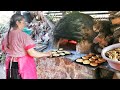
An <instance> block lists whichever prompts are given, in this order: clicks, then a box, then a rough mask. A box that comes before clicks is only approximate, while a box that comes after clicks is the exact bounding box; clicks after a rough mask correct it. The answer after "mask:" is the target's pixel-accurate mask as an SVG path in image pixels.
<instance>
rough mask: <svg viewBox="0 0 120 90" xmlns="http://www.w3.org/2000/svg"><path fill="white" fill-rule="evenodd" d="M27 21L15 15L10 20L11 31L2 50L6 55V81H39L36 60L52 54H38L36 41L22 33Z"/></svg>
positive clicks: (4, 40)
mask: <svg viewBox="0 0 120 90" xmlns="http://www.w3.org/2000/svg"><path fill="white" fill-rule="evenodd" d="M24 27H25V19H24V17H23V16H22V15H20V14H14V15H13V16H12V17H11V19H10V29H9V31H8V34H7V35H6V37H5V38H4V39H3V40H2V50H3V51H4V52H5V53H6V61H5V65H6V79H37V72H36V64H35V61H34V57H35V58H40V57H49V56H51V52H37V51H35V50H34V47H35V44H34V41H33V40H32V39H31V38H30V36H29V35H27V34H26V33H24V32H22V30H23V28H24Z"/></svg>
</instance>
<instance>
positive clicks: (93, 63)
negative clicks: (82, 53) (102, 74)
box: [90, 62, 98, 67]
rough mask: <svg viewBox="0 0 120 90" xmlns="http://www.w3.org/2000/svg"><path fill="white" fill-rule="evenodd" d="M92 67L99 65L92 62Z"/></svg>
mask: <svg viewBox="0 0 120 90" xmlns="http://www.w3.org/2000/svg"><path fill="white" fill-rule="evenodd" d="M90 65H91V66H94V67H95V66H98V63H95V62H91V63H90Z"/></svg>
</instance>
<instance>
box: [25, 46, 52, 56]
mask: <svg viewBox="0 0 120 90" xmlns="http://www.w3.org/2000/svg"><path fill="white" fill-rule="evenodd" d="M27 53H28V54H29V55H30V56H32V57H35V58H40V57H50V56H51V55H52V53H51V52H38V51H36V50H34V49H33V48H31V49H28V50H27Z"/></svg>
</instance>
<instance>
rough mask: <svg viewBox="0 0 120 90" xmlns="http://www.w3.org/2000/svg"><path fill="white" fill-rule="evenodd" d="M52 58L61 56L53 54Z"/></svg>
mask: <svg viewBox="0 0 120 90" xmlns="http://www.w3.org/2000/svg"><path fill="white" fill-rule="evenodd" d="M52 56H54V57H58V56H60V55H59V54H53V55H52Z"/></svg>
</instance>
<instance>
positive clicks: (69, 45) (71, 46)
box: [58, 39, 77, 51]
mask: <svg viewBox="0 0 120 90" xmlns="http://www.w3.org/2000/svg"><path fill="white" fill-rule="evenodd" d="M58 44H59V45H58V46H59V48H63V49H64V50H72V51H76V44H77V42H76V41H74V40H67V39H60V40H59V42H58Z"/></svg>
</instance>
